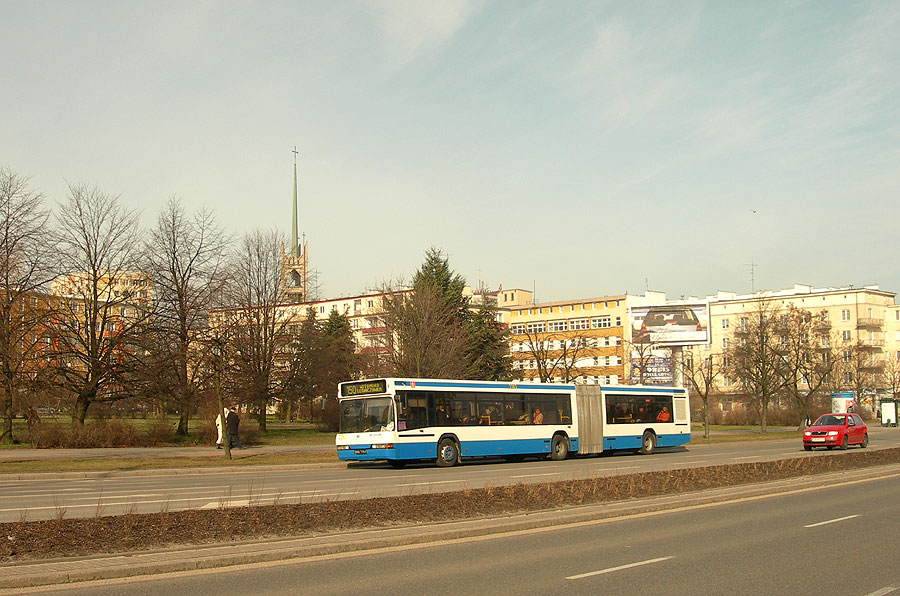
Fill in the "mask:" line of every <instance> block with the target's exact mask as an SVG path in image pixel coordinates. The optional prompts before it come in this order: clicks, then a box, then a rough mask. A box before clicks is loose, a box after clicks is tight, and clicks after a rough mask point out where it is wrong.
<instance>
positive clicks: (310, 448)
mask: <svg viewBox="0 0 900 596" xmlns="http://www.w3.org/2000/svg"><path fill="white" fill-rule="evenodd" d="M326 451H334V445H258V446H251V447H247V448H245V449H232V450H231V457H233V458H234V459H239V458H242V457H247V456H251V455H259V454H267V453H310V452H326ZM211 455H217V456H219V457H221V456H222V451H220V450H218V449H216V448H215V447H213V446H202V445H201V446H193V447H110V448H102V447H101V448H94V449H14V448H13V449H0V462H4V461H33V460H53V459H111V458H126V457H208V456H211ZM222 461H223V463H224V462H227V460H226V459H225V458H224V457H222ZM0 469H2V468H0Z"/></svg>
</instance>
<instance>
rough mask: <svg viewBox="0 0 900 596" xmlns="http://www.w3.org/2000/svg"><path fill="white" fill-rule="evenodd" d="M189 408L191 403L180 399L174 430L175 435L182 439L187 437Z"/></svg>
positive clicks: (189, 416)
mask: <svg viewBox="0 0 900 596" xmlns="http://www.w3.org/2000/svg"><path fill="white" fill-rule="evenodd" d="M190 407H191V403H190V400H189V399H182V400H179V401H178V411H179V416H178V428H177V429H176V430H175V434H177V435H180V436H182V437H186V436H187V435H188V424H189V422H190V419H191V413H190Z"/></svg>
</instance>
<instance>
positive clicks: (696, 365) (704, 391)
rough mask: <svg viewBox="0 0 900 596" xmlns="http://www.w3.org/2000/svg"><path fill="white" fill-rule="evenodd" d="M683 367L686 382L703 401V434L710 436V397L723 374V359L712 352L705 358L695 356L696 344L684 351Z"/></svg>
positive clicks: (692, 391) (683, 376)
mask: <svg viewBox="0 0 900 596" xmlns="http://www.w3.org/2000/svg"><path fill="white" fill-rule="evenodd" d="M718 358H721V356H718ZM681 369H682V370H681V372H682V378H683V379H684V383H685V384H686V385H687V386H688V387H689V389H690V391H691V393H693V394H694V395H696V396H697V397H699V398H700V400H701V401H702V402H703V436H704V437H709V399H710V395H711V394H712V393H713V392H714V391H715V388H716V386H717V379H718V378H719V377H720V376H721V375H722V369H723V366H722V361H721V360H720V359H719V360H718V361H717V358H716V356H714V355H712V354H709V355H707V356H706V357H703V358H701V357H700V356H699V355H697V356H695V355H694V346H691V347H690V348H688V351H686V352H685V353H684V357H683V358H682V361H681Z"/></svg>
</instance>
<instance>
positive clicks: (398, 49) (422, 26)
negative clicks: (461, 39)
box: [365, 0, 483, 68]
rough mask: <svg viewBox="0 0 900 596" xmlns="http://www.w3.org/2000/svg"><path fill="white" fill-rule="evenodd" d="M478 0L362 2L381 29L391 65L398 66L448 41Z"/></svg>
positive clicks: (474, 10)
mask: <svg viewBox="0 0 900 596" xmlns="http://www.w3.org/2000/svg"><path fill="white" fill-rule="evenodd" d="M482 4H483V3H482V2H480V1H469V0H442V1H440V2H422V1H420V0H391V1H390V2H376V1H374V0H371V1H367V2H366V3H365V6H366V7H367V8H368V10H369V11H371V16H373V17H375V19H376V22H377V26H378V27H379V28H380V30H381V31H382V32H383V34H384V35H383V36H381V37H380V41H381V42H382V44H383V45H384V46H385V47H386V48H387V50H388V52H389V55H390V60H391V62H392V63H393V65H394V67H396V68H399V67H402V66H405V65H406V64H408V63H410V62H412V61H414V60H416V59H417V58H418V57H420V56H422V55H428V54H431V53H432V52H434V51H436V50H437V49H439V48H441V47H443V46H445V45H446V44H447V43H449V42H450V41H451V40H452V39H453V38H454V37H455V36H456V34H457V32H459V30H460V29H462V28H463V26H464V25H465V24H466V23H467V22H468V21H469V19H471V18H472V17H473V16H474V15H475V14H477V13H478V12H479V11H480V10H481V7H482Z"/></svg>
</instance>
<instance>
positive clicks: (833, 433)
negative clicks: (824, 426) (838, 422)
mask: <svg viewBox="0 0 900 596" xmlns="http://www.w3.org/2000/svg"><path fill="white" fill-rule="evenodd" d="M836 434H838V431H836V430H830V431H828V436H829V437H833V436H835V435H836Z"/></svg>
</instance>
